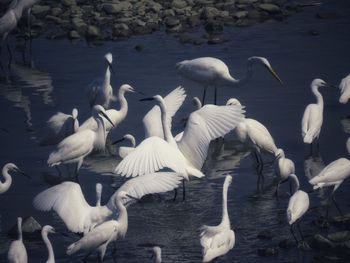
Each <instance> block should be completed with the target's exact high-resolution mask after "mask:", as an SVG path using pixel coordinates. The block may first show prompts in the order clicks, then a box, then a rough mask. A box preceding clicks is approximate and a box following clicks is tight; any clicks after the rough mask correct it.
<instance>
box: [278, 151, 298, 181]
mask: <svg viewBox="0 0 350 263" xmlns="http://www.w3.org/2000/svg"><path fill="white" fill-rule="evenodd" d="M275 156H276V163H275V171H276V174H277V176H278V177H279V178H280V179H281V180H285V179H287V178H288V177H289V175H290V174H295V165H294V162H293V161H292V160H291V159H288V158H286V156H285V154H284V151H283V149H277V151H276V153H275Z"/></svg>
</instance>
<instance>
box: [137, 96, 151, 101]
mask: <svg viewBox="0 0 350 263" xmlns="http://www.w3.org/2000/svg"><path fill="white" fill-rule="evenodd" d="M148 100H154V98H153V97H150V98H143V99H140V101H148Z"/></svg>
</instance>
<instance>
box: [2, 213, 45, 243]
mask: <svg viewBox="0 0 350 263" xmlns="http://www.w3.org/2000/svg"><path fill="white" fill-rule="evenodd" d="M22 233H23V237H24V238H25V239H40V238H41V225H40V224H39V223H38V221H36V220H35V219H34V218H33V217H32V216H29V217H25V218H24V219H23V221H22ZM8 235H9V236H10V237H11V238H17V237H18V231H17V223H16V224H15V225H14V226H13V227H11V229H10V230H9V231H8Z"/></svg>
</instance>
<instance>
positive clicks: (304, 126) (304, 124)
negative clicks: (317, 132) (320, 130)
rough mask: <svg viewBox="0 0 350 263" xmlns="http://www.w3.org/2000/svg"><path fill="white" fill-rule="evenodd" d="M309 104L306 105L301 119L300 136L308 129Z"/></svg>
mask: <svg viewBox="0 0 350 263" xmlns="http://www.w3.org/2000/svg"><path fill="white" fill-rule="evenodd" d="M310 106H311V105H308V106H307V107H306V109H305V111H304V115H303V118H302V120H301V136H302V137H304V136H305V135H306V133H307V132H308V130H309V119H310V111H311V107H310Z"/></svg>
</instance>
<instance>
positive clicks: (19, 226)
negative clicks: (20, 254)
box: [17, 220, 23, 241]
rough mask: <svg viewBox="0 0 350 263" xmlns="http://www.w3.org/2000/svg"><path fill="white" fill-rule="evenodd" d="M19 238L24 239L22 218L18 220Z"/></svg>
mask: <svg viewBox="0 0 350 263" xmlns="http://www.w3.org/2000/svg"><path fill="white" fill-rule="evenodd" d="M17 230H18V240H21V241H22V240H23V234H22V220H17Z"/></svg>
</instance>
